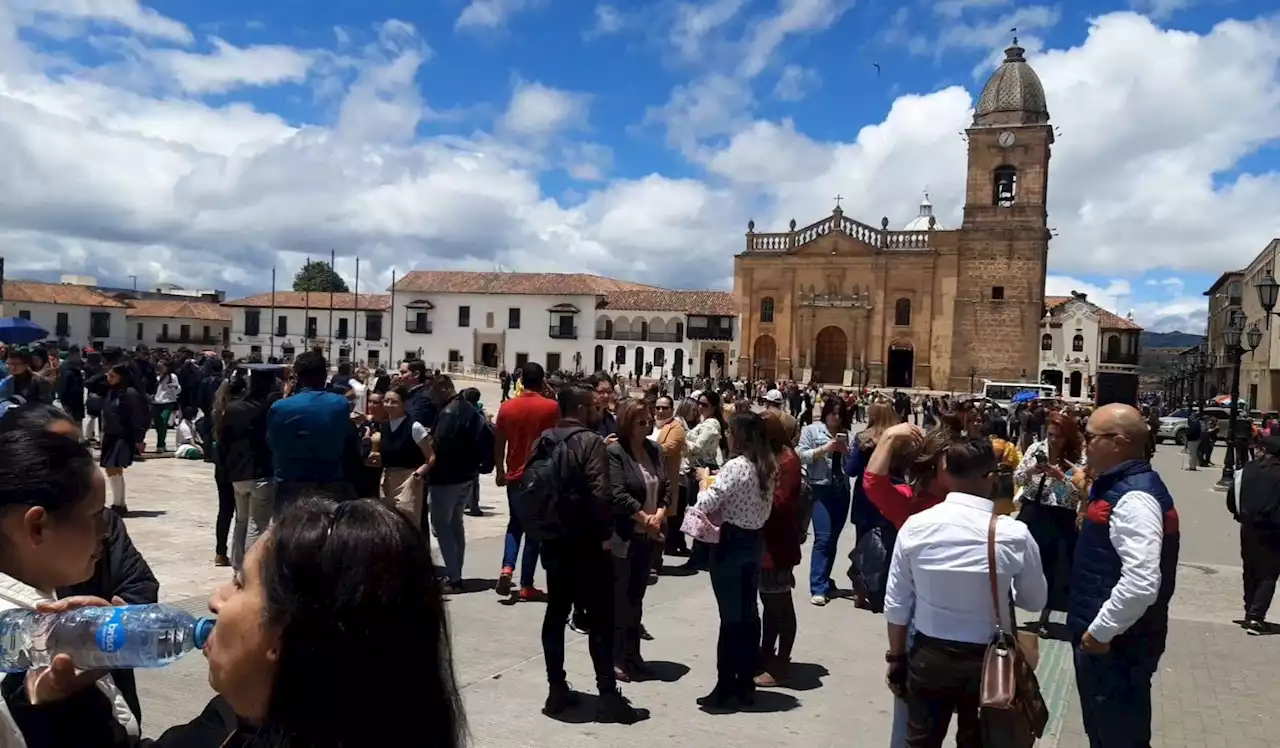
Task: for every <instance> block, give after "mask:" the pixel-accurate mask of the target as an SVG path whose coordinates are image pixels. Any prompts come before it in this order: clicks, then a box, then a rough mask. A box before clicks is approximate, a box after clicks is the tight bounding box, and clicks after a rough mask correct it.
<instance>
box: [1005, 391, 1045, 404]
mask: <svg viewBox="0 0 1280 748" xmlns="http://www.w3.org/2000/svg"><path fill="white" fill-rule="evenodd" d="M1037 397H1040V393H1039V392H1036V391H1035V390H1023V391H1022V392H1019V393H1018V394H1016V395H1014V396H1013V398H1012V399H1010V400H1009V402H1011V403H1013V404H1014V405H1017V404H1018V403H1025V402H1027V401H1029V400H1035V399H1036V398H1037Z"/></svg>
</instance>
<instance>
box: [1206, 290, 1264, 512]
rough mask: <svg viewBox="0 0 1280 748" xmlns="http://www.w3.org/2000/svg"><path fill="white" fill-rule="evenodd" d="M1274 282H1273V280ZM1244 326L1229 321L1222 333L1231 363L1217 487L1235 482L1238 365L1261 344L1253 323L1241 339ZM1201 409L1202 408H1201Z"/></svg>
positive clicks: (1239, 319) (1241, 320) (1238, 321)
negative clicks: (1228, 405) (1224, 444)
mask: <svg viewBox="0 0 1280 748" xmlns="http://www.w3.org/2000/svg"><path fill="white" fill-rule="evenodd" d="M1273 282H1274V280H1273ZM1243 326H1244V317H1243V315H1241V316H1239V317H1236V318H1234V319H1232V320H1230V321H1229V322H1228V323H1227V327H1226V329H1225V330H1223V331H1222V342H1223V355H1224V356H1228V357H1230V361H1231V411H1230V416H1229V417H1228V419H1227V455H1226V458H1225V459H1224V460H1223V461H1222V478H1221V480H1219V481H1218V485H1220V486H1222V487H1226V486H1229V485H1231V484H1232V482H1234V481H1235V473H1236V458H1237V454H1236V452H1237V450H1236V441H1237V440H1236V421H1237V419H1236V415H1237V413H1238V412H1239V410H1240V364H1241V362H1242V361H1243V360H1244V354H1246V353H1249V352H1250V351H1252V350H1254V349H1255V348H1257V347H1258V346H1259V345H1261V344H1262V330H1259V329H1258V323H1257V322H1254V323H1253V326H1252V327H1250V328H1249V332H1247V333H1245V334H1244V335H1243V340H1242V339H1241V338H1242V336H1241V328H1242V327H1243ZM1202 408H1203V406H1202Z"/></svg>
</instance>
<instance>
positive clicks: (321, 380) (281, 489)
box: [267, 351, 363, 515]
mask: <svg viewBox="0 0 1280 748" xmlns="http://www.w3.org/2000/svg"><path fill="white" fill-rule="evenodd" d="M293 373H294V376H295V378H296V380H297V383H296V384H295V385H294V387H293V392H292V394H290V395H289V396H288V397H285V398H281V399H280V400H277V401H276V402H275V404H273V405H272V406H271V410H270V411H268V413H267V444H268V445H269V446H270V447H271V453H272V456H273V460H274V463H275V481H276V514H277V515H278V514H279V513H280V511H281V510H283V509H284V508H285V507H287V506H288V505H289V504H290V503H291V502H293V501H294V500H296V499H297V498H299V497H300V496H303V495H310V494H322V495H324V496H326V497H327V498H331V499H338V500H342V499H354V498H356V495H355V488H354V481H353V478H354V476H353V475H352V474H351V467H352V466H353V465H357V466H358V465H360V464H362V462H363V460H362V459H361V457H360V437H359V435H358V434H357V433H356V428H355V425H354V424H353V423H352V422H351V406H350V403H349V402H348V401H347V399H346V398H345V397H343V396H342V395H338V394H336V393H333V392H329V391H327V390H326V389H325V380H326V379H327V378H328V375H329V365H328V363H327V362H326V361H325V359H324V356H323V355H321V353H320V352H319V351H307V352H306V353H303V354H302V355H301V356H298V358H297V360H295V361H294V363H293Z"/></svg>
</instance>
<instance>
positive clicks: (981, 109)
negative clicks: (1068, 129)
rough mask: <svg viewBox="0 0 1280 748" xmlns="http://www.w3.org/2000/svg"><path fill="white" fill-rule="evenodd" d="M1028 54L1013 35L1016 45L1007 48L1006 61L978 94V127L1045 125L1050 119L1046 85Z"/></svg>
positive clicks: (975, 116) (975, 117)
mask: <svg viewBox="0 0 1280 748" xmlns="http://www.w3.org/2000/svg"><path fill="white" fill-rule="evenodd" d="M1025 53H1026V50H1025V49H1023V48H1022V47H1019V46H1018V39H1017V37H1014V39H1013V46H1011V47H1009V48H1008V49H1006V50H1005V51H1004V55H1005V56H1004V62H1003V63H1001V64H1000V67H998V68H996V71H995V72H994V73H992V74H991V78H989V79H988V80H987V85H985V86H983V88H982V95H980V96H979V97H978V105H977V107H976V108H975V109H974V112H973V124H974V126H975V127H984V126H986V127H998V126H1002V125H1043V124H1045V123H1046V122H1048V121H1049V106H1048V104H1047V103H1046V102H1045V97H1044V86H1043V85H1041V83H1040V76H1038V75H1036V71H1034V70H1032V69H1031V66H1030V65H1028V64H1027V60H1026V58H1025V57H1024V56H1023V55H1024V54H1025Z"/></svg>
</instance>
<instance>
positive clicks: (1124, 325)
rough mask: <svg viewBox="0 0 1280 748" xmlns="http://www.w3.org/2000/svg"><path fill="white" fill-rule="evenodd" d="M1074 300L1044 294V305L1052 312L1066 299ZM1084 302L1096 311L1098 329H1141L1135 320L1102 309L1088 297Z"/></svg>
mask: <svg viewBox="0 0 1280 748" xmlns="http://www.w3.org/2000/svg"><path fill="white" fill-rule="evenodd" d="M1075 300H1076V299H1075V297H1074V296H1046V297H1044V306H1045V308H1046V309H1048V310H1049V311H1051V312H1052V311H1053V310H1054V309H1057V308H1058V307H1060V306H1062V305H1063V304H1065V303H1067V302H1068V301H1075ZM1084 303H1086V304H1088V305H1089V306H1091V307H1093V308H1094V311H1096V312H1097V313H1098V327H1099V328H1100V329H1103V330H1142V325H1139V324H1138V323H1137V322H1134V321H1133V320H1131V319H1125V318H1124V317H1121V316H1120V315H1118V314H1116V313H1114V312H1110V311H1107V310H1106V309H1103V308H1102V307H1100V306H1098V305H1097V304H1095V303H1093V302H1092V301H1089V300H1088V299H1085V300H1084Z"/></svg>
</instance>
